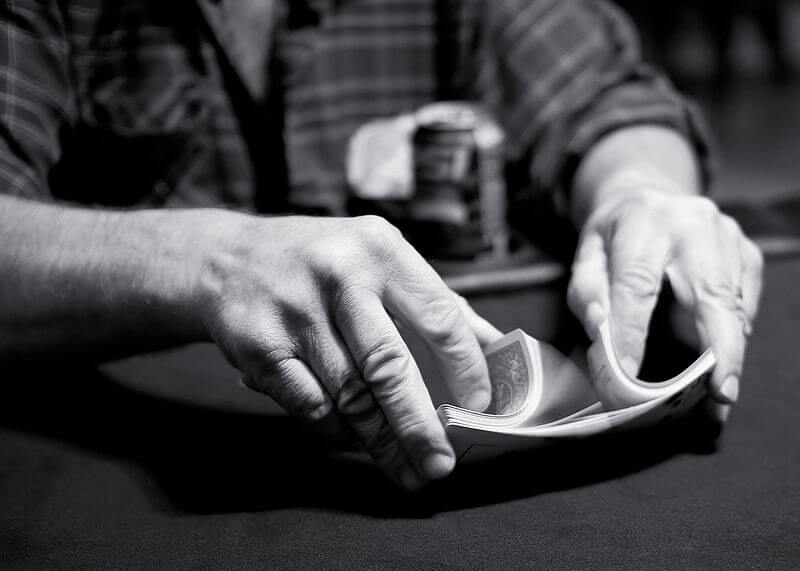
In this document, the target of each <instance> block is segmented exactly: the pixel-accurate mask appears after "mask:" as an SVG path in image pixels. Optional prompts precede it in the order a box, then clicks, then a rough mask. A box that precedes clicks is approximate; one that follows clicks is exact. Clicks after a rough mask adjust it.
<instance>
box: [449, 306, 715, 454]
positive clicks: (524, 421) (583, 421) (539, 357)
mask: <svg viewBox="0 0 800 571" xmlns="http://www.w3.org/2000/svg"><path fill="white" fill-rule="evenodd" d="M485 353H486V361H487V364H488V366H489V377H490V380H491V383H492V400H491V403H490V405H489V408H488V409H487V410H486V411H485V412H474V411H471V410H467V409H464V408H460V407H457V406H454V405H450V404H443V405H441V406H440V407H439V409H438V413H439V417H440V418H441V419H442V422H443V424H444V426H445V428H446V429H447V432H448V435H449V436H450V439H451V441H452V443H453V446H454V447H455V450H456V454H457V455H458V457H459V459H460V460H465V459H472V458H477V457H484V456H491V455H494V454H497V453H500V452H504V451H507V450H514V449H524V448H533V447H537V446H542V445H544V444H547V443H553V442H557V441H559V440H564V439H574V438H584V437H587V436H592V435H595V434H600V433H606V432H610V431H621V430H629V429H634V428H642V427H645V426H651V425H654V424H658V423H662V422H666V421H669V420H671V419H673V418H677V417H679V416H682V415H683V414H685V413H686V412H688V411H689V410H690V409H691V408H692V407H694V405H695V404H697V403H698V402H699V401H700V399H701V398H702V397H703V396H704V395H705V394H706V390H707V389H706V378H707V376H708V374H709V373H710V371H711V369H712V368H713V367H714V364H715V359H714V355H713V354H712V352H711V350H710V349H707V350H706V351H705V352H704V353H703V354H702V355H701V356H700V357H699V358H698V359H697V360H696V361H695V362H694V363H692V364H691V365H690V366H689V367H688V368H686V369H685V370H684V371H683V372H682V373H680V374H679V375H676V376H675V377H673V378H671V379H669V380H666V381H662V382H658V383H652V382H647V381H643V380H641V379H637V378H633V377H631V376H629V375H627V374H626V373H625V372H624V371H623V369H622V367H621V366H620V364H619V360H618V359H617V355H616V354H615V352H614V347H613V345H612V342H611V328H610V326H609V324H608V322H604V323H602V324H601V325H600V327H599V328H598V332H597V336H596V340H595V342H594V343H593V344H592V346H591V347H590V348H589V352H588V361H589V375H586V374H585V373H584V372H583V371H582V370H581V369H580V368H579V367H578V366H577V365H575V364H574V363H573V362H572V361H570V360H569V359H568V358H567V357H565V356H564V355H562V354H561V353H560V352H558V351H557V350H556V349H555V348H553V347H552V346H550V345H548V344H546V343H543V342H541V341H538V340H536V339H534V338H533V337H530V336H529V335H527V334H525V333H524V332H523V331H521V330H519V329H516V330H514V331H512V332H510V333H508V334H507V335H505V336H504V337H502V338H501V339H498V340H497V341H495V342H494V343H492V344H490V345H489V346H487V347H486V349H485Z"/></svg>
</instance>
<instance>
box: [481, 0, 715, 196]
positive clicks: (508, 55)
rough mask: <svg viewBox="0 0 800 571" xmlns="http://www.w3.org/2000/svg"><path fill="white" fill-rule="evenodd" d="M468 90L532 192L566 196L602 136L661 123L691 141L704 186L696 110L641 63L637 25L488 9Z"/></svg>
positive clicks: (579, 13)
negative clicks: (526, 169) (498, 126)
mask: <svg viewBox="0 0 800 571" xmlns="http://www.w3.org/2000/svg"><path fill="white" fill-rule="evenodd" d="M474 13H475V15H476V17H477V18H478V20H477V23H476V26H475V30H476V34H475V37H474V38H473V40H472V57H471V58H468V60H467V63H466V67H465V70H466V75H465V77H466V81H467V82H468V85H467V89H468V90H469V91H471V92H472V93H473V95H474V96H475V97H477V98H478V99H480V100H482V101H483V102H484V103H485V104H486V105H487V106H488V107H489V108H490V110H492V112H493V113H494V115H495V116H496V117H497V118H498V119H499V120H500V122H501V123H502V125H503V126H504V128H505V130H506V134H507V138H508V152H509V158H510V159H511V160H512V161H520V160H527V161H529V163H528V164H529V165H530V175H531V182H532V184H533V187H534V189H540V190H541V189H544V190H558V189H564V190H566V191H568V189H569V186H570V182H571V176H572V174H573V172H574V170H575V168H576V167H577V165H578V162H579V161H580V159H581V157H582V156H583V155H584V154H585V153H586V152H587V151H588V150H589V149H590V148H591V147H592V146H593V145H594V144H595V143H596V142H597V141H598V140H599V139H600V138H601V137H603V136H604V135H606V134H608V133H610V132H611V131H614V130H616V129H619V128H622V127H625V126H629V125H635V124H657V125H663V126H667V127H670V128H673V129H675V130H677V131H678V132H680V133H682V134H683V135H684V136H685V137H686V138H687V140H689V141H690V142H691V143H692V144H693V146H694V148H695V149H696V152H697V156H698V157H699V159H700V162H701V165H702V169H703V174H704V179H705V181H706V183H707V182H708V178H709V172H710V168H709V164H710V162H709V160H708V158H709V142H708V141H709V139H708V135H707V129H706V128H705V126H704V123H703V121H702V118H701V117H700V114H699V112H698V111H697V109H696V108H695V106H694V105H693V104H692V103H691V102H689V101H688V100H686V99H685V98H683V97H681V96H680V95H679V94H678V93H677V92H676V91H675V89H674V88H673V87H672V85H671V84H670V82H669V81H668V80H667V79H666V78H665V77H664V76H663V75H662V74H660V73H659V72H658V71H657V70H655V69H654V68H652V67H650V66H648V65H647V64H645V63H644V62H643V61H642V56H641V50H640V45H639V40H638V37H637V35H636V33H635V30H634V29H633V26H632V25H631V23H630V22H629V20H628V19H627V18H626V17H625V15H624V14H623V13H622V12H621V11H620V10H619V9H617V8H615V7H613V6H611V5H609V4H607V3H605V2H602V1H593V0H530V1H520V0H484V1H483V2H482V3H481V4H480V5H479V6H478V7H476V8H474Z"/></svg>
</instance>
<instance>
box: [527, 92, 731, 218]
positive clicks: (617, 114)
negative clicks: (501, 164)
mask: <svg viewBox="0 0 800 571" xmlns="http://www.w3.org/2000/svg"><path fill="white" fill-rule="evenodd" d="M653 83H656V84H657V85H656V86H654V85H653ZM654 87H656V89H654ZM570 124H571V125H570V126H571V127H572V128H569V127H567V126H566V125H562V127H561V129H558V131H560V132H561V133H562V137H553V138H552V139H551V141H550V142H551V144H552V145H553V146H551V147H550V152H548V151H547V150H546V147H545V148H542V149H540V150H541V151H543V152H538V153H536V155H535V156H534V157H533V160H532V162H531V180H532V181H533V183H534V186H535V187H538V188H542V189H553V190H555V191H556V192H555V193H554V195H555V200H556V206H557V207H558V208H559V210H561V211H562V212H565V211H566V208H567V205H568V202H569V193H570V189H571V186H572V177H573V175H574V173H575V171H576V169H577V167H578V165H579V163H580V161H581V159H582V158H583V156H584V155H585V154H586V153H587V152H588V151H589V149H591V148H592V147H593V146H594V145H595V144H596V143H597V142H598V141H599V140H600V139H601V138H603V137H604V136H606V135H608V134H609V133H611V132H613V131H615V130H617V129H622V128H625V127H629V126H633V125H643V124H650V125H661V126H664V127H669V128H672V129H675V130H676V131H677V132H679V133H681V134H682V135H683V136H684V137H685V138H686V140H687V141H689V143H690V144H691V145H692V146H693V148H694V149H695V152H696V155H697V158H698V162H699V165H700V169H701V180H702V183H703V191H704V192H706V193H707V192H708V189H709V187H710V185H711V181H712V179H713V175H714V173H715V171H716V168H717V167H716V161H715V159H714V157H715V155H716V152H715V150H714V147H713V142H712V139H711V136H710V131H709V129H708V127H707V125H706V123H705V120H704V119H703V117H702V114H701V113H700V111H699V109H698V108H697V106H696V105H695V104H694V103H693V102H691V101H689V100H688V99H685V98H683V97H681V96H679V95H678V94H677V93H675V92H673V91H671V88H670V87H669V85H668V83H667V81H666V80H665V79H663V78H660V77H656V78H650V81H646V80H640V81H636V82H629V83H625V84H624V85H620V86H616V87H614V88H612V89H610V90H609V91H607V92H606V93H605V94H602V95H601V96H600V98H599V99H598V100H597V101H596V102H595V104H594V105H592V106H591V108H590V109H588V110H587V111H585V112H583V113H580V114H578V116H577V120H575V121H570ZM556 140H558V141H556ZM555 145H558V146H560V149H557V148H555V147H554V146H555Z"/></svg>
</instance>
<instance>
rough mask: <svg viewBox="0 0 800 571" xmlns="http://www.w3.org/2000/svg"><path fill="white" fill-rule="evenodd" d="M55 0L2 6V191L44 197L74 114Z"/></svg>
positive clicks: (25, 0)
mask: <svg viewBox="0 0 800 571" xmlns="http://www.w3.org/2000/svg"><path fill="white" fill-rule="evenodd" d="M55 4H56V3H55V2H40V1H39V2H37V1H33V0H14V1H13V2H12V1H9V2H3V4H2V7H0V192H2V193H4V194H12V195H17V196H23V197H27V198H37V199H41V198H47V197H49V194H50V193H49V190H48V184H47V177H48V173H49V171H50V169H51V168H52V166H53V165H54V164H55V163H56V162H57V161H58V159H59V157H60V155H61V143H60V140H59V139H60V135H61V133H62V128H63V126H64V125H65V122H66V121H68V120H69V119H70V118H71V117H74V115H75V113H76V112H75V105H74V97H73V96H72V93H73V91H72V89H71V84H70V73H69V44H68V41H67V39H66V36H65V33H64V21H63V18H62V14H61V13H60V11H59V10H58V9H57V8H55V7H52V6H54V5H55Z"/></svg>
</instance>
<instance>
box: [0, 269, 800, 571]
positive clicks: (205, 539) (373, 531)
mask: <svg viewBox="0 0 800 571" xmlns="http://www.w3.org/2000/svg"><path fill="white" fill-rule="evenodd" d="M798 283H800V261H793V260H776V261H773V262H771V263H770V264H769V265H768V268H767V272H766V287H765V291H764V297H763V303H762V313H761V316H760V319H759V322H758V323H757V325H756V334H755V335H754V337H753V338H752V341H751V346H750V349H749V354H748V359H747V363H746V370H745V375H744V384H743V390H742V395H741V403H740V405H739V406H738V408H737V409H736V410H735V411H734V414H733V415H732V418H731V421H730V425H729V427H728V429H727V430H726V432H725V434H724V435H723V438H722V439H721V441H720V442H719V443H718V445H717V446H716V447H714V446H712V445H710V444H709V441H708V440H706V439H703V438H700V437H698V436H697V434H696V433H695V432H693V431H691V430H686V429H682V428H680V427H675V428H671V429H668V430H664V431H660V432H654V433H647V434H640V435H637V436H634V437H628V438H622V439H615V440H600V441H593V440H590V441H586V442H584V443H581V444H576V445H572V446H569V447H565V448H550V449H545V450H538V451H531V452H528V453H523V454H515V455H512V456H508V457H503V458H500V459H498V460H496V461H494V462H491V463H488V464H478V465H474V466H464V467H459V468H458V469H457V471H456V473H455V474H454V475H453V476H451V477H450V478H449V479H447V480H445V481H442V482H437V483H434V484H431V485H429V486H427V487H426V488H425V489H424V490H422V491H420V492H418V493H415V494H410V495H409V494H404V493H403V492H400V491H398V490H395V489H393V488H392V487H391V485H389V484H388V483H387V481H386V480H385V479H384V478H383V477H382V476H381V475H380V474H379V473H378V472H377V471H376V470H375V469H374V468H373V467H372V466H371V465H369V464H367V463H365V462H361V461H358V460H356V459H352V458H348V457H342V456H341V455H336V454H332V453H331V452H330V450H329V448H327V447H326V446H324V445H323V444H322V443H321V442H320V440H319V439H318V438H317V437H316V436H315V435H314V434H313V433H311V432H310V431H309V430H308V429H306V428H303V427H300V426H299V425H298V424H297V423H295V422H294V421H293V420H291V419H289V418H287V417H285V416H283V415H281V414H279V413H277V412H276V411H275V407H274V405H273V404H271V403H270V401H269V400H268V399H266V398H265V397H261V396H260V395H256V394H254V393H249V392H246V391H245V390H243V389H241V388H239V387H238V386H237V384H236V382H235V381H236V373H235V371H234V370H233V369H232V368H230V367H229V366H228V365H227V364H225V363H224V361H223V360H222V359H221V358H220V356H219V354H218V353H217V352H216V350H215V349H214V348H213V347H210V346H194V347H189V348H184V349H180V350H177V351H173V352H169V353H165V354H160V355H154V356H145V357H139V358H135V359H132V360H128V361H125V362H122V363H117V364H113V365H112V366H108V367H105V368H103V369H102V370H101V371H72V370H63V369H59V368H58V367H56V366H53V367H52V369H53V371H54V372H50V373H36V374H28V375H16V376H11V377H7V378H5V379H4V382H3V386H2V389H0V390H2V397H0V561H5V562H6V563H7V564H9V563H10V564H14V565H15V566H19V565H26V566H43V565H69V566H86V565H92V566H112V565H113V566H120V565H125V564H133V565H135V566H137V567H145V566H146V567H151V566H170V567H173V566H178V567H196V566H200V565H213V566H235V567H241V566H245V565H259V566H301V565H302V566H326V567H337V568H338V567H345V566H348V567H351V568H363V567H369V568H376V567H379V568H383V567H410V566H425V567H432V566H436V567H439V566H452V567H457V568H464V567H490V566H491V567H494V566H502V567H511V568H516V567H521V566H536V567H562V566H568V567H573V566H581V567H583V566H593V567H594V566H612V565H613V566H630V567H636V568H639V567H643V566H657V567H660V566H665V565H677V566H702V567H707V566H710V567H720V566H737V567H741V566H747V567H750V566H770V567H775V566H779V567H788V566H796V565H797V564H800V485H799V483H800V448H799V447H798V442H799V441H800V431H798V428H797V421H798V419H800V416H798V412H797V411H798V409H799V408H800V382H798V381H799V380H800V379H798V376H799V375H800V362H799V360H798V344H797V333H798V329H799V328H798V325H799V324H800V288H798V287H797V284H798ZM474 304H475V305H476V307H477V308H478V310H479V311H481V312H482V313H483V314H484V315H486V316H487V317H489V318H490V319H492V320H493V321H494V322H495V323H496V324H497V325H498V326H499V327H500V328H502V329H511V328H514V327H522V328H523V329H526V330H528V331H529V332H530V333H532V334H534V335H535V336H539V337H541V338H545V339H548V338H551V337H553V336H554V335H556V334H557V326H556V324H558V323H559V322H560V318H559V315H561V313H560V311H561V310H560V309H559V308H560V298H559V295H558V293H557V292H554V291H553V290H552V289H538V290H528V291H524V292H517V293H506V294H503V295H497V296H484V297H481V298H478V299H475V300H474ZM422 361H423V362H424V361H425V359H424V358H422ZM425 366H427V365H425ZM423 368H425V367H423ZM433 392H434V395H436V396H435V400H440V399H441V398H442V393H441V391H440V388H438V387H436V386H434V388H433Z"/></svg>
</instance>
